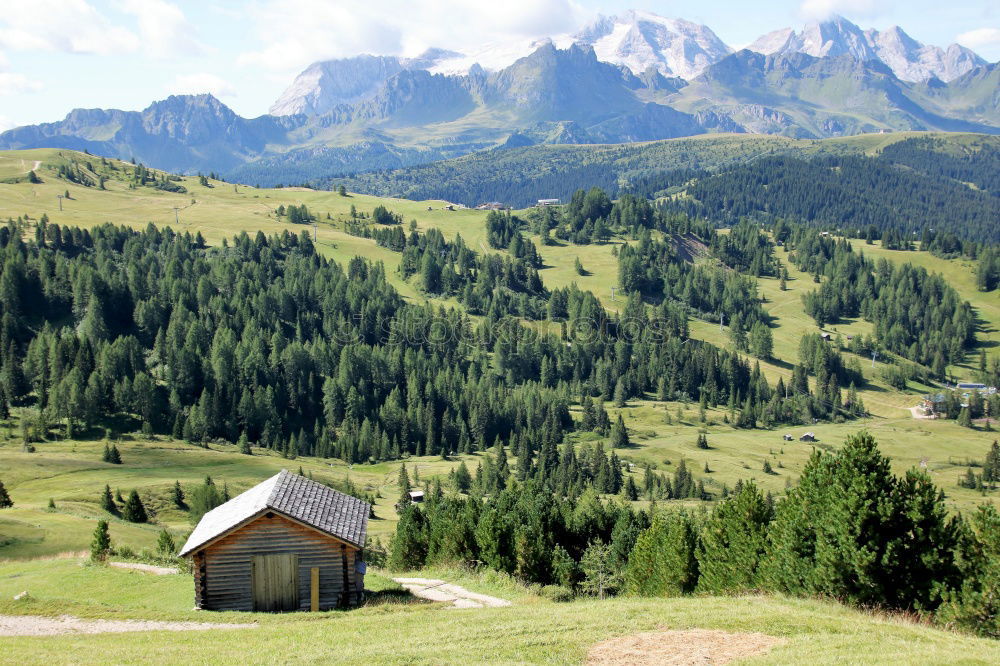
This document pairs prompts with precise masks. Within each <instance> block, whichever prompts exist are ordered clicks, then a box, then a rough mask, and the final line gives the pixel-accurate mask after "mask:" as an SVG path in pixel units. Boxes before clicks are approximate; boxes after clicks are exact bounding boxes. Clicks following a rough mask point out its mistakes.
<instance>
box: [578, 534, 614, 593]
mask: <svg viewBox="0 0 1000 666" xmlns="http://www.w3.org/2000/svg"><path fill="white" fill-rule="evenodd" d="M580 571H581V572H582V573H583V580H582V581H581V582H580V587H581V589H583V591H584V592H586V593H587V594H591V595H594V596H596V597H597V598H599V599H603V598H605V597H606V596H608V595H609V594H612V593H613V592H614V591H615V590H617V589H618V586H619V585H620V584H621V570H620V569H619V568H618V567H617V566H615V562H614V561H613V558H612V552H611V547H610V546H608V545H605V544H604V542H602V541H601V540H597V541H592V542H590V543H589V544H588V545H587V549H586V550H585V551H584V552H583V556H582V557H581V558H580Z"/></svg>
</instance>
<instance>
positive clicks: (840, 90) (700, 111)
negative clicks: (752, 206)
mask: <svg viewBox="0 0 1000 666" xmlns="http://www.w3.org/2000/svg"><path fill="white" fill-rule="evenodd" d="M894 130H944V131H969V132H982V133H1000V66H998V65H997V64H990V63H987V62H986V61H984V60H983V59H982V58H980V57H979V56H978V55H976V54H975V53H974V52H972V51H970V50H968V49H966V48H964V47H961V46H959V45H956V44H952V45H950V46H948V47H946V48H940V47H937V46H930V45H924V44H921V43H919V42H917V41H916V40H914V39H912V38H911V37H909V36H908V35H907V34H906V33H905V32H903V31H902V30H901V29H900V28H890V29H889V30H885V31H882V32H879V31H876V30H862V29H861V28H859V27H858V26H856V25H855V24H853V23H851V22H850V21H848V20H846V19H844V18H842V17H838V16H835V17H832V18H830V19H828V20H825V21H822V22H818V23H813V24H810V25H807V26H805V27H804V28H803V29H802V30H801V31H795V30H792V29H790V28H786V29H782V30H778V31H775V32H772V33H769V34H767V35H764V36H762V37H761V38H760V39H758V40H756V41H755V42H754V43H753V44H751V45H750V46H749V47H748V48H746V49H741V50H738V51H734V50H733V49H732V48H731V47H729V46H728V45H726V44H725V43H724V42H723V41H722V40H721V39H719V38H718V36H717V35H715V33H713V32H712V31H711V29H709V28H708V27H706V26H701V25H698V24H695V23H691V22H689V21H684V20H680V19H668V18H663V17H660V16H656V15H655V14H651V13H648V12H641V11H629V12H625V13H624V14H622V15H619V16H614V17H602V18H600V19H599V20H597V21H596V22H595V23H593V24H592V25H590V26H588V27H586V28H585V29H583V30H581V31H580V32H578V33H576V34H573V35H556V36H553V37H552V38H550V39H545V40H541V41H524V42H515V43H504V44H494V45H489V46H484V47H483V48H482V49H480V50H478V51H476V52H473V53H460V52H456V51H450V50H445V49H430V50H428V51H426V52H424V53H422V54H420V55H418V56H416V57H411V58H403V57H399V56H384V55H383V56H376V55H359V56H355V57H351V58H343V59H338V60H330V61H324V62H318V63H314V64H313V65H310V66H309V67H308V68H307V69H306V70H304V71H303V72H302V73H301V74H299V76H297V77H296V78H295V80H294V81H293V82H292V84H291V85H290V86H289V87H288V89H286V90H285V91H284V92H283V93H282V95H281V96H280V97H279V99H278V100H276V101H275V103H274V105H273V106H272V107H271V109H270V113H269V114H268V115H264V116H260V117H258V118H253V119H247V118H242V117H240V116H239V115H237V114H236V113H234V112H233V111H232V110H231V109H229V108H228V107H227V106H225V105H224V104H223V103H221V102H220V101H218V100H217V99H215V98H214V97H212V96H210V95H195V96H183V95H181V96H172V97H170V98H168V99H166V100H163V101H158V102H155V103H153V104H151V105H150V106H149V107H148V108H146V109H145V110H143V111H119V110H102V109H77V110H74V111H72V112H71V113H70V114H69V115H67V117H66V118H65V119H64V120H62V121H60V122H56V123H47V124H41V125H31V126H26V127H19V128H15V129H13V130H9V131H7V132H4V133H3V134H0V148H4V149H18V148H31V147H66V148H75V149H79V150H89V151H90V152H93V153H96V154H101V155H109V156H113V157H121V158H126V159H127V158H133V157H134V158H136V159H139V160H141V161H143V162H145V163H148V164H151V165H154V166H157V167H160V168H164V169H170V170H175V171H188V172H192V171H198V170H201V171H216V172H221V173H223V174H226V175H228V176H229V177H230V178H233V179H237V180H242V181H244V182H253V183H260V184H275V183H289V182H296V183H298V182H306V181H313V180H316V179H318V178H320V177H323V176H330V175H335V174H348V173H359V172H364V171H368V170H373V169H387V168H395V167H403V166H408V165H415V164H421V163H427V162H432V161H436V160H440V159H446V158H451V157H457V156H460V155H463V154H468V153H472V152H476V151H480V150H484V149H490V148H496V147H519V146H526V145H533V144H555V143H558V144H587V143H628V142H636V141H649V140H656V139H665V138H673V137H682V136H693V135H697V134H704V133H715V132H734V133H763V134H777V135H782V136H788V137H795V138H823V137H833V136H845V135H852V134H861V133H866V132H886V131H894Z"/></svg>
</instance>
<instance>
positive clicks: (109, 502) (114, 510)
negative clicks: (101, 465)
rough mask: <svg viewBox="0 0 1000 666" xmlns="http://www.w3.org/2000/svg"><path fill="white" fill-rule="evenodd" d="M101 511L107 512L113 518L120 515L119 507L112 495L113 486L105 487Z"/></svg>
mask: <svg viewBox="0 0 1000 666" xmlns="http://www.w3.org/2000/svg"><path fill="white" fill-rule="evenodd" d="M101 510H102V511H107V512H108V513H110V514H111V515H113V516H117V515H118V505H117V504H115V498H114V497H113V496H112V495H111V486H107V485H106V486H104V493H102V494H101Z"/></svg>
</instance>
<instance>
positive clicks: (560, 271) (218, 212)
mask: <svg viewBox="0 0 1000 666" xmlns="http://www.w3.org/2000/svg"><path fill="white" fill-rule="evenodd" d="M88 160H92V158H90V157H88V156H86V155H82V154H79V153H72V152H69V151H54V150H50V151H32V152H26V153H6V154H3V155H0V177H4V178H7V179H11V178H14V179H17V178H24V177H25V174H26V173H27V170H28V168H29V167H32V166H34V165H35V163H36V162H40V165H39V168H38V169H37V174H38V175H39V176H40V178H41V180H43V181H44V182H43V183H41V184H35V185H33V184H30V183H28V182H20V183H17V184H0V218H2V217H8V216H9V217H12V218H16V217H18V216H22V215H25V214H28V215H29V216H30V218H31V220H32V221H36V220H37V219H38V218H39V217H40V216H41V215H42V214H45V215H47V216H48V218H49V220H50V223H55V224H60V225H64V226H65V225H81V226H84V227H91V226H94V225H96V224H100V223H103V222H105V221H111V222H114V223H116V224H124V225H128V226H133V227H135V228H137V229H142V228H144V227H145V226H146V225H147V224H148V223H150V222H152V223H154V224H157V225H163V226H166V225H170V226H174V210H173V209H174V207H177V208H179V209H180V210H179V211H178V213H177V214H178V216H179V219H180V225H179V229H180V230H181V231H184V232H188V233H191V234H196V233H200V234H202V235H203V236H204V237H205V239H206V240H207V241H208V242H209V243H210V244H212V245H218V244H220V243H221V242H222V240H223V239H225V238H232V236H234V235H235V234H237V233H239V232H240V231H241V230H248V231H255V230H257V229H260V230H262V231H264V232H265V233H268V234H271V233H276V232H281V231H286V230H289V231H292V232H296V233H297V232H301V231H307V232H310V233H312V231H313V230H312V227H306V226H302V225H293V224H290V223H289V222H288V220H287V218H279V217H278V216H277V214H276V210H277V208H278V206H279V205H280V206H286V207H287V206H289V205H300V204H305V205H307V206H308V208H309V210H310V211H312V212H313V213H314V214H316V216H317V218H318V220H317V224H316V231H315V233H316V235H317V240H318V242H317V249H318V251H319V252H320V253H322V254H323V255H325V256H327V257H329V258H331V259H334V260H336V261H338V262H341V263H343V264H346V263H347V262H348V261H349V260H350V258H352V257H354V256H362V257H366V258H368V259H372V260H375V261H381V262H383V263H384V264H385V266H386V269H387V270H386V277H387V279H388V281H389V283H390V284H392V285H393V286H394V288H396V289H397V290H398V291H399V293H400V294H401V295H402V296H403V297H404V298H405V299H407V300H408V301H410V302H413V303H423V302H427V301H429V302H431V303H434V304H435V305H437V304H445V305H453V304H454V301H453V300H450V299H449V300H444V299H440V298H429V297H428V296H427V295H426V293H425V292H423V291H422V290H421V289H420V288H419V285H418V284H417V281H416V279H415V278H411V279H408V280H404V279H403V277H402V275H401V274H400V273H398V272H397V267H398V266H399V265H400V261H401V255H400V254H399V253H398V252H393V251H391V250H389V249H388V248H386V247H382V246H380V245H378V244H377V243H376V242H374V241H373V240H371V239H366V238H362V237H359V236H356V235H352V233H348V231H349V228H348V227H349V225H350V224H351V218H350V209H351V207H352V206H353V207H355V208H356V210H357V211H359V212H362V213H366V214H371V213H372V211H373V210H374V208H375V207H376V206H377V205H384V206H386V207H387V208H389V209H390V210H391V211H394V212H397V213H399V214H401V215H402V216H403V220H404V222H408V221H409V220H411V219H412V220H415V221H416V228H417V229H418V230H419V231H421V232H426V231H427V230H429V229H438V230H441V231H442V232H443V233H444V234H445V235H446V236H447V237H453V236H454V235H455V234H461V235H462V237H463V238H464V239H465V242H466V243H467V244H468V245H469V246H470V247H472V248H476V249H477V250H483V251H487V252H488V251H489V250H488V249H487V245H486V240H487V238H486V230H485V226H484V220H485V218H486V214H485V213H484V212H482V211H473V210H452V211H450V210H447V209H446V208H445V207H444V206H443V203H442V202H436V201H425V202H412V201H406V200H390V199H378V198H374V197H369V196H365V195H357V194H351V195H349V196H346V197H345V196H340V195H339V194H337V193H335V192H317V191H311V190H304V189H297V188H294V189H281V190H274V189H272V190H258V189H255V188H249V187H246V186H242V185H240V186H234V185H232V184H229V183H224V182H221V181H210V182H209V185H210V186H204V185H201V184H200V183H199V180H198V179H197V178H182V179H180V180H179V181H177V183H178V184H179V185H182V186H183V187H184V188H186V189H187V191H186V192H184V193H170V192H164V191H161V190H155V189H153V188H151V187H148V186H146V187H138V188H136V189H129V187H128V185H127V184H126V183H125V182H124V181H122V180H108V181H107V182H106V185H105V186H106V188H107V189H106V190H99V189H96V188H94V187H83V186H80V185H78V184H75V183H68V182H66V181H65V180H64V179H61V178H59V177H58V175H57V170H58V168H59V167H60V166H65V165H69V164H72V163H74V162H75V163H77V164H84V163H85V162H86V161H88ZM115 166H116V168H118V169H119V170H120V171H118V172H113V173H116V174H118V175H119V176H120V175H121V172H122V171H123V170H126V169H132V168H134V167H132V165H130V164H127V163H124V164H116V165H115ZM95 167H96V165H95ZM97 168H98V169H99V170H100V169H101V168H103V167H97ZM109 173H112V172H110V171H109ZM67 191H68V192H69V194H70V198H69V199H63V200H62V206H63V208H64V210H63V211H62V212H60V211H59V203H60V202H59V200H58V199H57V198H56V195H58V194H64V193H66V192H67ZM192 201H194V203H192ZM428 208H431V209H432V210H428ZM327 213H329V214H330V219H327ZM534 238H535V240H536V242H537V236H535V237H534ZM620 242H621V241H615V242H611V243H603V244H600V243H599V244H589V245H580V246H575V245H571V244H565V243H559V244H555V245H541V244H539V247H540V252H541V256H542V260H543V264H544V266H543V268H542V269H541V270H540V271H539V276H540V277H541V279H542V281H543V282H544V285H545V287H547V288H548V289H558V288H563V287H566V286H569V285H571V284H577V285H579V286H580V287H581V288H582V289H586V290H590V291H591V292H593V294H595V295H596V297H597V298H598V299H599V301H600V302H601V303H602V304H603V306H604V307H606V308H608V309H609V310H610V311H612V312H615V311H618V310H620V309H621V308H623V307H624V305H625V303H624V301H623V300H622V299H621V297H620V296H619V297H618V299H617V300H615V299H614V298H613V295H612V290H611V287H613V286H615V285H616V284H617V280H618V267H617V263H618V262H617V259H616V257H615V256H613V252H615V251H616V250H617V249H618V248H620V247H621V245H620ZM858 249H862V250H863V251H864V252H865V253H866V254H872V255H874V256H878V257H881V256H884V257H887V258H889V259H891V260H892V261H894V262H898V263H911V262H912V263H917V264H919V265H923V266H926V267H927V268H928V269H930V270H932V271H935V272H941V273H946V274H948V275H949V276H951V278H950V279H951V283H952V285H953V286H954V287H955V288H956V289H957V290H958V291H959V293H960V294H961V295H962V297H963V298H966V299H968V300H970V301H971V302H972V303H973V305H974V307H975V308H976V312H977V315H978V317H979V319H980V324H979V327H978V336H979V339H980V344H981V348H983V349H986V350H988V351H989V350H990V349H992V347H993V346H994V345H995V344H996V343H997V342H1000V333H998V331H1000V309H998V307H997V303H996V299H995V295H994V294H992V293H982V292H978V291H976V290H975V283H974V279H973V275H972V265H971V264H970V263H968V262H966V261H963V260H959V259H951V260H948V259H941V258H937V257H933V256H931V255H929V254H927V253H923V252H900V251H892V250H883V249H882V248H880V247H879V246H878V245H877V244H876V245H873V246H866V245H864V243H863V242H859V245H858ZM777 257H778V260H779V261H780V262H781V264H782V266H783V267H784V269H785V270H786V271H787V273H788V282H787V288H786V289H785V290H782V289H779V284H778V280H777V279H776V278H775V277H767V276H764V277H761V278H759V279H758V283H759V287H760V290H761V293H762V295H763V299H764V307H765V308H766V310H767V311H768V313H769V315H770V316H771V317H772V323H771V329H772V331H773V336H774V350H775V358H774V359H773V360H770V361H761V368H762V371H763V372H764V374H765V376H766V377H767V378H768V379H769V380H770V381H777V380H778V379H779V378H782V379H783V380H784V381H786V382H788V381H790V379H791V375H792V372H791V365H792V364H794V363H797V362H798V359H797V354H798V346H799V341H800V339H801V337H802V336H803V335H804V334H806V333H812V332H815V331H818V330H820V329H818V328H817V326H816V324H815V322H814V321H813V320H812V318H811V317H809V316H808V315H806V313H805V312H804V310H803V303H802V295H803V294H804V293H807V292H808V291H810V290H812V289H813V288H814V284H813V282H812V280H811V277H810V276H809V275H808V274H806V273H803V272H801V271H799V270H798V269H797V268H796V267H795V266H794V265H792V264H791V263H790V262H789V261H788V255H787V253H782V252H778V253H777ZM577 259H579V260H580V261H581V262H582V265H583V266H584V267H585V269H586V274H585V275H579V274H578V272H577V271H576V270H575V269H574V263H575V261H576V260H577ZM534 325H538V326H544V325H545V322H544V321H543V322H537V323H536V324H534ZM690 327H691V334H692V336H693V337H694V338H698V339H703V340H705V341H707V342H711V343H713V344H718V345H719V346H721V347H730V346H731V341H730V339H729V337H728V335H727V334H725V333H720V330H719V327H718V325H717V324H713V323H711V322H707V321H701V320H698V319H692V320H691V323H690ZM826 330H829V331H831V332H833V333H835V334H842V335H849V334H855V335H857V334H859V333H863V334H868V333H869V332H870V331H871V324H869V323H868V322H865V321H862V320H857V321H850V322H847V323H846V324H845V323H841V324H839V325H833V326H831V327H830V328H828V329H826ZM846 356H847V357H851V356H853V355H852V354H846ZM975 358H976V357H975V354H974V353H971V354H969V355H968V357H967V359H966V365H965V366H964V367H957V368H956V371H957V372H959V373H962V374H966V373H971V372H972V371H973V370H974V366H975ZM870 366H871V364H870V362H868V361H867V360H865V362H863V363H862V364H861V367H862V370H863V372H864V375H865V378H866V380H867V381H868V382H869V383H868V385H867V386H865V387H863V388H862V389H861V390H860V391H859V394H860V396H861V397H862V399H863V400H864V402H865V404H866V406H867V407H868V409H869V410H870V411H871V413H872V417H871V418H869V419H862V420H861V421H858V422H856V421H847V422H845V423H841V424H834V423H830V424H819V425H816V426H815V427H814V428H813V429H814V430H815V432H816V433H817V436H818V437H819V438H820V441H822V442H831V443H837V442H839V441H841V440H842V439H843V437H844V436H845V435H846V434H847V433H849V432H852V431H854V430H856V429H857V428H858V427H860V426H862V425H863V426H864V427H867V428H870V429H872V430H873V431H874V432H875V434H876V435H877V436H878V437H879V439H880V441H881V443H882V445H883V447H884V448H885V450H886V451H887V453H888V454H889V455H891V456H892V457H893V458H894V459H895V460H896V464H897V465H898V466H899V468H900V469H905V468H907V467H909V466H912V465H915V464H917V463H919V462H921V461H925V462H926V464H927V465H928V469H930V470H932V473H933V475H934V477H935V478H936V479H939V483H940V484H941V485H942V486H943V487H946V488H948V489H949V490H948V496H949V501H950V502H952V503H953V505H954V506H956V507H958V506H971V505H973V504H975V503H976V502H978V501H979V500H980V497H979V495H978V494H977V493H976V492H974V491H971V490H967V489H963V488H958V487H956V485H955V479H957V477H958V476H959V475H960V474H961V473H962V472H963V471H964V470H965V467H964V465H965V463H966V462H967V461H968V460H970V459H979V458H981V456H982V455H984V452H985V451H986V449H987V448H988V445H989V443H990V441H992V439H993V438H992V437H991V433H988V432H981V431H978V430H969V429H965V428H960V427H957V426H956V425H955V424H954V423H953V422H951V421H923V420H914V419H912V418H911V417H910V414H909V408H910V407H912V406H913V405H914V404H915V403H916V400H917V398H918V396H919V395H920V394H921V393H922V392H926V390H927V389H926V387H924V386H923V385H921V384H919V383H915V382H913V383H910V385H909V387H908V389H907V390H905V391H899V390H897V389H894V388H892V387H889V386H888V385H887V384H885V382H884V381H883V379H882V378H881V375H880V374H879V373H880V368H873V367H870ZM880 366H881V364H880ZM576 409H577V408H576V407H574V410H576ZM610 411H611V415H612V416H614V414H615V413H616V411H617V410H615V409H614V408H611V410H610ZM621 411H622V414H623V416H624V417H625V419H626V423H627V425H628V428H629V430H630V431H631V432H632V433H633V438H634V439H635V440H636V442H637V444H638V446H637V448H635V449H634V450H630V451H628V452H626V453H624V454H623V455H624V458H625V459H627V460H634V461H636V462H638V463H653V464H660V463H662V462H663V461H664V460H673V461H675V462H676V461H677V460H679V459H680V458H685V459H687V460H688V463H689V465H692V468H694V469H701V468H703V467H704V466H705V465H706V464H708V465H709V466H710V467H711V468H712V470H713V472H712V474H711V475H706V478H705V481H706V483H707V484H709V487H712V488H716V489H719V488H721V487H723V486H724V485H728V486H729V487H732V485H733V484H735V482H736V481H737V480H739V479H741V478H746V477H752V478H755V479H757V481H758V483H759V484H760V485H761V486H762V487H764V488H767V489H771V490H773V491H774V492H775V493H780V492H782V490H783V488H784V485H785V482H786V478H794V477H795V475H796V474H797V472H798V470H800V469H801V466H802V464H803V463H804V462H805V458H806V456H807V455H808V451H809V447H808V446H802V445H798V444H796V445H794V446H792V447H790V448H788V449H787V451H786V450H785V449H782V453H778V450H779V449H781V447H780V446H779V445H780V443H781V440H780V437H779V434H780V432H781V431H780V429H779V430H771V431H759V430H751V431H747V430H742V429H738V428H733V427H732V426H731V425H729V424H728V423H726V422H725V418H724V417H725V416H726V409H725V406H724V405H722V406H720V407H719V408H717V409H715V408H710V409H709V410H708V415H707V416H708V418H707V423H706V424H702V423H700V422H699V421H698V418H697V407H696V405H688V404H682V403H679V402H675V401H667V402H665V403H661V402H658V401H654V400H650V399H648V397H646V398H642V399H637V400H629V401H628V405H627V406H626V407H625V408H624V409H622V410H621ZM678 413H679V414H680V416H677V414H678ZM665 414H670V415H671V416H673V417H675V418H673V419H672V421H673V422H672V423H670V424H667V423H665V422H664V415H665ZM699 428H704V429H705V430H706V431H707V432H708V434H709V437H710V438H711V440H712V447H713V448H712V449H711V450H710V451H703V450H700V449H697V448H696V447H695V446H694V439H695V433H696V432H697V431H698V429H699ZM581 437H582V439H581V440H580V441H587V440H589V438H590V435H586V434H583V435H581ZM139 441H140V442H141V441H142V440H141V439H140V440H139ZM158 446H159V445H158ZM188 450H190V451H192V452H194V451H195V449H188ZM11 453H13V451H11ZM183 454H185V448H184V447H183V446H182V447H181V448H180V449H178V455H183ZM772 456H777V458H776V459H775V458H772V460H774V462H775V463H777V461H778V460H780V461H781V465H782V467H784V470H786V471H782V473H780V474H777V475H769V474H764V473H762V472H761V462H762V460H764V459H766V458H769V457H772ZM234 458H235V459H236V462H241V459H240V457H238V456H234ZM182 459H183V457H182V458H180V459H178V462H177V463H171V464H172V465H173V464H177V465H180V464H181V463H180V462H179V461H180V460H182ZM24 460H25V462H27V461H29V460H33V458H32V457H31V456H26V457H25V459H24ZM254 460H256V458H255V459H254ZM269 460H270V459H268V458H262V459H261V461H269ZM273 464H281V460H280V459H278V460H274V461H273ZM388 464H389V465H390V467H388V468H385V469H382V468H373V471H374V470H375V469H382V471H378V472H376V473H374V475H373V476H366V475H364V474H363V475H362V476H361V477H359V479H364V480H365V482H366V483H369V482H372V483H374V482H376V481H378V479H382V481H383V482H384V481H385V479H387V478H392V474H393V468H392V467H391V463H388ZM428 464H431V465H432V466H433V463H431V462H430V460H428ZM193 469H197V468H193ZM356 469H357V470H365V469H366V468H365V467H363V466H362V467H358V468H356ZM115 471H118V470H115ZM123 471H124V470H123ZM178 473H179V472H178ZM261 473H262V472H261ZM21 474H23V472H22V473H21ZM200 474H201V471H200V470H199V471H198V472H196V473H191V474H189V473H184V474H183V475H182V476H183V478H188V479H191V480H192V481H193V480H195V479H197V478H199V475H200ZM256 474H257V473H256V472H254V473H251V474H250V475H249V477H248V474H247V472H246V471H237V472H236V473H235V475H228V474H227V476H229V480H230V481H231V482H232V483H233V484H234V487H238V485H239V484H240V483H248V482H249V480H250V478H253V477H255V476H256ZM352 474H358V472H353V473H352ZM223 478H225V477H223ZM5 480H6V479H5ZM128 482H129V481H123V482H122V485H125V484H126V483H128ZM154 487H155V484H154ZM373 487H374V486H373ZM15 492H17V490H16V486H15ZM46 492H47V491H45V490H39V491H38V492H37V493H36V494H35V495H34V499H32V500H31V501H32V502H35V503H37V506H38V507H39V509H40V508H41V506H42V503H43V502H44V501H45V500H46V499H47V496H46V495H45V493H46ZM391 496H392V493H391V492H390V493H389V494H388V497H391ZM57 499H61V498H59V497H57ZM46 552H52V551H51V550H47V551H46Z"/></svg>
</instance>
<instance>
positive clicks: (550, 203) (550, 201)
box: [538, 199, 559, 206]
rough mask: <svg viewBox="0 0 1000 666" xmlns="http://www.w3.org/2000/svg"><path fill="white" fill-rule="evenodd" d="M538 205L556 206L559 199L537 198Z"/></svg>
mask: <svg viewBox="0 0 1000 666" xmlns="http://www.w3.org/2000/svg"><path fill="white" fill-rule="evenodd" d="M538 205H539V206H558V205H559V199H539V200H538Z"/></svg>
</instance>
